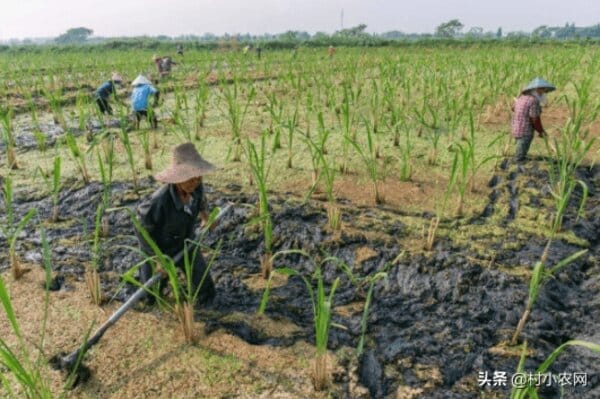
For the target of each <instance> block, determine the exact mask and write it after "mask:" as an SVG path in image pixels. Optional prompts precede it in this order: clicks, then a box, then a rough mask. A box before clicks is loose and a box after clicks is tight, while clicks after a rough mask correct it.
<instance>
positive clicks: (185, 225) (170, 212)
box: [136, 184, 208, 256]
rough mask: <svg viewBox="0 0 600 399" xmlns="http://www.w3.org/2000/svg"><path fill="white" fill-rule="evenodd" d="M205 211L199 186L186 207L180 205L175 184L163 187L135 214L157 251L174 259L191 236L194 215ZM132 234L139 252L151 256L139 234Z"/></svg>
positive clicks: (206, 205) (203, 197) (149, 249)
mask: <svg viewBox="0 0 600 399" xmlns="http://www.w3.org/2000/svg"><path fill="white" fill-rule="evenodd" d="M207 208H208V204H207V201H206V196H205V194H204V187H203V185H202V184H200V185H199V186H198V188H196V191H194V192H193V193H192V200H191V202H190V204H189V205H184V204H183V203H182V202H181V199H180V198H179V196H178V195H177V192H176V190H175V185H173V184H167V185H165V186H163V187H161V188H160V189H158V190H157V191H156V192H154V194H152V196H151V197H150V199H149V200H146V201H145V202H143V203H142V204H141V205H140V206H139V207H138V209H137V215H138V220H139V221H140V223H141V224H142V226H143V227H144V228H145V229H146V230H147V231H148V233H149V234H150V237H152V239H153V240H154V242H155V243H156V244H157V245H158V247H159V248H160V250H161V251H162V252H163V253H164V254H166V255H169V256H175V255H176V254H177V253H178V252H179V251H181V250H182V249H183V247H184V242H185V240H186V239H188V238H189V239H191V238H193V237H194V229H195V226H196V224H197V223H198V215H199V214H200V212H202V211H207ZM136 235H137V237H138V240H139V242H140V246H141V247H142V250H143V251H144V252H145V253H147V254H148V255H154V251H152V248H150V246H149V245H148V243H146V242H145V240H144V239H143V237H142V236H141V235H140V234H139V232H137V231H136Z"/></svg>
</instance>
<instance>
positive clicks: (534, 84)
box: [521, 77, 556, 93]
mask: <svg viewBox="0 0 600 399" xmlns="http://www.w3.org/2000/svg"><path fill="white" fill-rule="evenodd" d="M535 89H544V90H546V91H547V92H550V91H554V90H556V87H555V86H554V85H553V84H552V83H550V82H548V81H547V80H545V79H542V78H540V77H537V78H535V79H533V80H532V81H531V82H529V84H528V85H527V86H525V88H524V89H523V90H521V93H526V92H528V91H531V90H535Z"/></svg>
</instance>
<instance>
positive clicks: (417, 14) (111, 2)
mask: <svg viewBox="0 0 600 399" xmlns="http://www.w3.org/2000/svg"><path fill="white" fill-rule="evenodd" d="M342 9H343V10H344V19H343V24H344V27H345V28H347V27H351V26H356V25H358V24H360V23H364V24H366V25H367V31H368V32H371V33H374V32H377V33H380V32H386V31H390V30H400V31H403V32H405V33H413V32H414V33H433V31H434V30H435V27H436V26H437V25H439V24H440V23H441V22H445V21H448V20H450V19H454V18H457V19H459V20H460V21H461V22H462V23H463V24H464V25H465V27H466V29H468V28H470V27H473V26H480V27H483V28H484V30H486V31H487V30H491V31H496V29H498V27H502V29H503V30H504V32H505V33H506V32H509V31H516V30H523V31H527V32H530V31H532V30H533V29H534V28H535V27H537V26H539V25H550V26H562V25H564V24H565V23H566V22H569V23H572V22H574V23H575V24H576V25H577V26H589V25H595V24H597V23H598V22H600V0H493V1H489V0H0V39H3V40H5V39H9V38H20V39H23V38H26V37H54V36H58V35H59V34H61V33H63V32H64V31H66V30H67V29H69V28H73V27H78V26H85V27H87V28H90V29H92V30H93V31H94V35H95V36H137V35H144V34H146V35H159V34H165V35H169V36H177V35H182V34H196V35H202V34H204V33H206V32H210V33H214V34H219V35H220V34H223V33H232V34H233V33H251V34H263V33H282V32H285V31H287V30H300V31H307V32H309V33H311V34H313V33H315V32H317V31H322V32H327V33H333V32H334V31H336V30H338V29H340V26H341V22H342V21H341V11H342Z"/></svg>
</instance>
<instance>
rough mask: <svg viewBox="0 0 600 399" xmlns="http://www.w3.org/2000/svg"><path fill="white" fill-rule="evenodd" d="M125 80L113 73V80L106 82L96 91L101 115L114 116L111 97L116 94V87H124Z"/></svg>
mask: <svg viewBox="0 0 600 399" xmlns="http://www.w3.org/2000/svg"><path fill="white" fill-rule="evenodd" d="M122 84H123V78H122V77H121V75H119V74H118V73H116V72H113V74H112V76H111V78H110V79H109V80H107V81H106V82H104V83H102V84H101V85H100V87H98V88H97V89H96V92H95V95H94V96H95V99H96V104H97V105H98V108H99V109H100V113H102V114H108V115H112V108H111V106H110V104H109V103H108V99H109V97H110V96H111V95H113V94H115V93H116V88H115V85H119V86H120V85H122Z"/></svg>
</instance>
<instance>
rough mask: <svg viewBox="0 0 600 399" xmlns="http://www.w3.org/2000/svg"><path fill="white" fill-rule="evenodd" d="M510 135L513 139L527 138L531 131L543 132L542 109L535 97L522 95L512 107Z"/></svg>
mask: <svg viewBox="0 0 600 399" xmlns="http://www.w3.org/2000/svg"><path fill="white" fill-rule="evenodd" d="M513 111H514V113H513V119H512V135H513V137H514V138H521V137H529V136H532V135H533V130H534V129H535V130H536V131H537V132H540V133H541V132H543V131H544V128H543V127H542V120H541V115H542V107H541V105H540V102H539V100H538V99H537V98H535V96H532V95H530V94H522V95H520V96H519V98H517V100H516V101H515V104H514V106H513Z"/></svg>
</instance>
